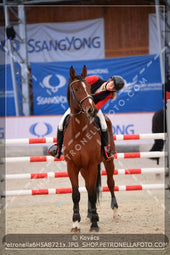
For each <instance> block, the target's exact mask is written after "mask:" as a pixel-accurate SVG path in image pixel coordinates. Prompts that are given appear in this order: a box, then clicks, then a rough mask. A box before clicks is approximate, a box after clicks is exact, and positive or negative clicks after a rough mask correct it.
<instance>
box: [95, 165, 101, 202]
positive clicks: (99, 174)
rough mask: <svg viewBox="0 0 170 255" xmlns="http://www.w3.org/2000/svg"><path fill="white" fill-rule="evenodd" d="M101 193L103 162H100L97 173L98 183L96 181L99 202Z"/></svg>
mask: <svg viewBox="0 0 170 255" xmlns="http://www.w3.org/2000/svg"><path fill="white" fill-rule="evenodd" d="M100 193H101V164H98V174H97V183H96V195H97V201H98V202H99V196H100Z"/></svg>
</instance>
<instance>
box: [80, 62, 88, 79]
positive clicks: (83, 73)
mask: <svg viewBox="0 0 170 255" xmlns="http://www.w3.org/2000/svg"><path fill="white" fill-rule="evenodd" d="M81 76H82V77H84V78H85V77H86V76H87V68H86V66H85V65H84V67H83V70H82V73H81Z"/></svg>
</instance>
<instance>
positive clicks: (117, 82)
mask: <svg viewBox="0 0 170 255" xmlns="http://www.w3.org/2000/svg"><path fill="white" fill-rule="evenodd" d="M110 78H111V79H112V80H113V81H114V84H115V89H116V91H119V90H121V89H122V88H123V87H124V85H125V82H124V80H123V78H122V77H120V76H112V77H110Z"/></svg>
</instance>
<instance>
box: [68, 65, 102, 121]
mask: <svg viewBox="0 0 170 255" xmlns="http://www.w3.org/2000/svg"><path fill="white" fill-rule="evenodd" d="M86 75H87V68H86V66H84V67H83V70H82V73H81V75H76V73H75V70H74V68H73V67H72V66H71V68H70V81H69V85H68V90H67V99H68V103H69V106H70V109H71V112H72V113H73V114H78V113H80V112H84V113H86V116H87V117H88V119H89V120H91V119H93V118H94V117H95V115H96V114H97V112H98V110H97V108H96V105H95V103H94V101H93V97H92V95H91V88H90V87H91V86H90V85H89V84H88V82H87V81H86V80H85V77H86Z"/></svg>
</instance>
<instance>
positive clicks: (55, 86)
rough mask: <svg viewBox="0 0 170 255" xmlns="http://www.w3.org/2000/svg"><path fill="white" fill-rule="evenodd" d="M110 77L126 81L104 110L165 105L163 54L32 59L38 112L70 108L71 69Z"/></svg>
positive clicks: (151, 109)
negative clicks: (116, 76)
mask: <svg viewBox="0 0 170 255" xmlns="http://www.w3.org/2000/svg"><path fill="white" fill-rule="evenodd" d="M84 65H86V67H87V71H88V76H89V75H97V76H99V77H100V78H102V79H104V80H108V79H109V77H111V76H113V75H120V76H122V77H123V78H124V80H125V81H126V85H125V87H124V88H123V90H121V91H120V92H118V93H117V99H116V100H115V101H113V100H109V102H108V103H107V104H106V105H105V106H103V108H102V111H103V112H104V113H128V112H129V113H130V112H155V111H157V110H159V109H161V108H162V107H163V95H162V84H161V73H160V60H159V55H144V56H134V57H121V58H110V59H102V60H90V61H71V62H53V63H32V64H31V69H32V80H33V99H34V115H60V114H63V113H64V112H65V111H66V110H67V108H68V104H67V97H66V93H67V85H68V80H69V69H70V67H71V66H73V67H74V69H75V70H76V73H77V74H81V71H82V68H83V66H84Z"/></svg>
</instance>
